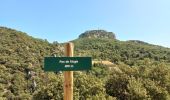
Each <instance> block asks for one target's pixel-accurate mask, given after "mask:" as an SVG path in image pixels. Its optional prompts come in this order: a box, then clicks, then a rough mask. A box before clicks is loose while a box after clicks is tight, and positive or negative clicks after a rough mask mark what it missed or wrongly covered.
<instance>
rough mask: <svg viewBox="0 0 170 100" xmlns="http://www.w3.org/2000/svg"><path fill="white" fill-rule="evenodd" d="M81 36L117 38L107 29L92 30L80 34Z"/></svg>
mask: <svg viewBox="0 0 170 100" xmlns="http://www.w3.org/2000/svg"><path fill="white" fill-rule="evenodd" d="M79 38H106V39H116V36H115V34H114V33H113V32H107V31H105V30H90V31H86V32H84V33H82V34H80V35H79Z"/></svg>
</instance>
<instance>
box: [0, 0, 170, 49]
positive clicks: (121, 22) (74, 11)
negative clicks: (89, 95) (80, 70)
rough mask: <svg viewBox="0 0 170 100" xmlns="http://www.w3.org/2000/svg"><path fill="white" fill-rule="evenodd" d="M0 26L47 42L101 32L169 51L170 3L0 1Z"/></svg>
mask: <svg viewBox="0 0 170 100" xmlns="http://www.w3.org/2000/svg"><path fill="white" fill-rule="evenodd" d="M0 26H6V27H10V28H14V29H17V30H20V31H23V32H26V33H27V34H29V35H31V36H34V37H36V38H42V39H47V40H48V41H49V42H53V41H58V42H66V41H70V40H73V39H76V38H77V37H78V36H79V34H81V33H83V32H84V31H86V30H93V29H104V30H107V31H111V32H114V33H116V36H117V38H118V39H119V40H123V41H124V40H142V41H145V42H149V43H152V44H157V45H162V46H166V47H170V0H1V2H0Z"/></svg>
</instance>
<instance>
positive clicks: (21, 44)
mask: <svg viewBox="0 0 170 100" xmlns="http://www.w3.org/2000/svg"><path fill="white" fill-rule="evenodd" d="M89 32H92V33H91V34H93V32H94V34H96V33H95V32H96V31H95V30H94V31H89ZM89 32H85V33H86V34H84V35H80V38H78V39H76V40H73V41H72V42H73V43H74V45H75V56H92V58H93V60H97V61H102V60H106V61H110V62H113V65H112V66H107V65H103V64H101V63H98V64H94V65H93V67H92V70H89V71H82V72H79V71H77V72H74V100H169V99H170V67H169V66H170V64H169V63H170V49H169V48H164V47H161V46H156V45H151V44H148V43H145V42H142V41H136V40H135V41H134V40H133V41H119V40H116V39H113V38H105V37H103V38H102V37H100V38H99V37H97V38H96V37H93V36H98V35H93V36H91V37H90V38H87V37H86V35H87V36H88V35H89V34H90V33H89ZM102 32H105V31H101V34H103V33H102ZM97 33H98V34H99V33H100V31H98V32H97ZM106 36H107V35H106ZM109 37H110V36H109ZM53 55H56V56H62V55H63V44H59V43H58V42H54V43H52V44H51V43H49V42H48V41H46V40H42V39H36V38H33V37H31V36H28V35H27V34H26V33H23V32H20V31H16V30H13V29H9V28H5V27H0V99H2V100H3V99H4V100H6V99H7V100H51V99H53V100H63V74H62V73H58V72H44V71H43V59H44V57H45V56H53Z"/></svg>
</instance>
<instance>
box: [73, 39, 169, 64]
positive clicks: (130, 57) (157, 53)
mask: <svg viewBox="0 0 170 100" xmlns="http://www.w3.org/2000/svg"><path fill="white" fill-rule="evenodd" d="M73 42H74V44H75V50H76V55H78V56H86V55H88V56H92V57H93V59H96V60H109V61H111V62H114V63H118V62H124V63H126V64H128V65H130V66H133V65H134V64H135V63H136V62H137V61H139V60H144V59H145V58H149V59H152V60H154V61H165V62H168V63H169V62H170V49H168V48H164V47H161V46H156V45H151V44H148V43H145V42H136V41H135V42H134V41H119V40H113V39H105V38H102V39H101V38H79V39H76V40H74V41H73Z"/></svg>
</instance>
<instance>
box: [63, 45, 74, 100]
mask: <svg viewBox="0 0 170 100" xmlns="http://www.w3.org/2000/svg"><path fill="white" fill-rule="evenodd" d="M73 49H74V45H73V43H67V44H66V45H65V56H67V57H73ZM64 100H73V71H65V72H64Z"/></svg>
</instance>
